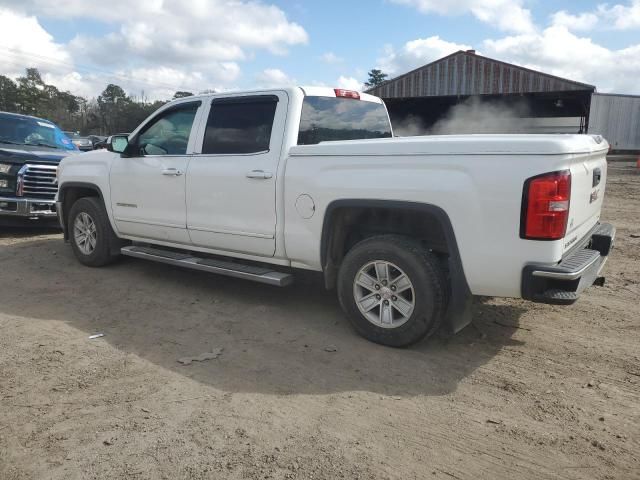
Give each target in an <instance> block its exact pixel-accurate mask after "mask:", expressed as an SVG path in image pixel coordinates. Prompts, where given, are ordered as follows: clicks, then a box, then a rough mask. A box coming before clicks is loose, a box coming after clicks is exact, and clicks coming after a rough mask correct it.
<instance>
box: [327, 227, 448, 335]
mask: <svg viewBox="0 0 640 480" xmlns="http://www.w3.org/2000/svg"><path fill="white" fill-rule="evenodd" d="M338 298H339V300H340V304H341V305H342V308H343V309H344V310H345V312H346V313H347V315H348V316H349V319H350V321H351V324H352V325H353V327H354V328H355V330H356V331H357V332H358V333H359V334H360V335H362V336H363V337H365V338H366V339H368V340H371V341H372V342H375V343H380V344H382V345H387V346H390V347H405V346H408V345H411V344H413V343H416V342H418V341H420V340H422V339H423V338H425V337H427V336H429V335H431V334H433V333H434V332H435V331H436V330H437V328H438V327H439V326H440V324H441V323H442V319H443V317H444V314H445V311H446V307H447V284H446V280H445V273H444V271H443V269H442V266H441V264H440V262H439V260H438V258H437V257H436V256H435V255H433V254H432V253H431V252H429V251H428V250H426V249H425V248H424V247H422V245H421V244H420V243H419V242H418V241H416V240H414V239H412V238H409V237H403V236H399V235H382V236H377V237H372V238H368V239H366V240H363V241H361V242H360V243H358V244H357V245H355V246H354V247H353V248H352V249H351V250H350V251H349V252H348V253H347V255H346V257H345V258H344V261H343V262H342V265H341V266H340V272H339V275H338Z"/></svg>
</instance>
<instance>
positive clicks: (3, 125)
mask: <svg viewBox="0 0 640 480" xmlns="http://www.w3.org/2000/svg"><path fill="white" fill-rule="evenodd" d="M75 153H78V149H77V148H76V146H75V145H74V144H73V143H72V141H71V140H70V139H69V138H68V137H67V136H66V135H65V134H64V133H63V132H62V130H60V129H59V128H58V127H57V126H56V125H55V124H53V123H52V122H50V121H48V120H44V119H42V118H36V117H30V116H26V115H18V114H15V113H7V112H0V220H2V223H7V222H10V223H14V222H17V221H19V220H29V221H31V220H47V219H48V220H54V221H55V219H56V211H55V201H54V197H55V194H56V192H57V190H58V187H57V182H56V170H57V166H58V163H59V162H60V160H61V159H62V158H64V157H66V156H68V155H72V154H75Z"/></svg>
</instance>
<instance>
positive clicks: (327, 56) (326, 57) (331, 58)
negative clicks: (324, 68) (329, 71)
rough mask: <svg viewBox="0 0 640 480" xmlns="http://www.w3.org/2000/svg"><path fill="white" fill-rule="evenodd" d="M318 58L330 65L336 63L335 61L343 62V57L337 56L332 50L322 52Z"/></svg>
mask: <svg viewBox="0 0 640 480" xmlns="http://www.w3.org/2000/svg"><path fill="white" fill-rule="evenodd" d="M320 59H321V60H322V61H323V62H324V63H328V64H330V65H333V64H336V63H342V62H344V58H342V57H339V56H338V55H336V54H335V53H333V52H326V53H323V54H322V56H321V57H320Z"/></svg>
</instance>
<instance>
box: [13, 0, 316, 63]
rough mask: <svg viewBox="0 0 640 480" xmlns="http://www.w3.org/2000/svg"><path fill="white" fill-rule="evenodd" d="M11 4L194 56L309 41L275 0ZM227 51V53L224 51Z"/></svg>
mask: <svg viewBox="0 0 640 480" xmlns="http://www.w3.org/2000/svg"><path fill="white" fill-rule="evenodd" d="M5 3H6V4H11V5H12V8H14V9H23V10H25V11H27V12H35V13H37V14H43V15H46V16H50V17H61V18H65V19H67V18H70V17H76V18H94V19H97V20H100V21H107V22H114V23H117V24H121V25H122V26H121V28H120V30H119V32H117V33H113V34H111V35H109V37H108V39H109V40H110V41H111V42H117V41H119V42H121V43H122V44H123V45H125V46H127V47H128V48H129V49H131V51H133V52H137V53H140V52H148V51H156V52H158V53H160V52H162V53H164V54H165V55H181V54H183V53H184V52H185V51H189V50H192V49H194V50H196V51H197V53H196V54H194V55H195V56H199V57H201V59H203V60H204V55H207V54H213V58H214V59H215V60H229V59H230V58H220V55H224V54H225V53H224V52H226V50H227V49H229V48H231V49H232V50H233V52H232V55H236V56H237V55H239V54H240V52H241V51H242V49H243V48H261V49H266V50H268V51H270V52H272V53H278V54H282V53H285V52H286V48H287V47H288V46H292V45H298V44H304V43H306V42H307V41H308V36H307V32H306V31H305V30H304V28H302V27H301V26H300V25H298V24H296V23H293V22H290V21H289V20H288V19H287V17H286V15H285V13H284V12H283V11H282V10H281V9H280V8H278V7H276V6H274V5H267V4H264V3H261V2H259V1H240V0H191V1H189V2H188V5H186V4H185V2H184V1H183V0H145V1H136V2H131V1H130V0H110V1H108V2H104V1H103V2H97V1H87V0H58V1H56V2H51V1H49V0H5ZM227 54H228V53H227Z"/></svg>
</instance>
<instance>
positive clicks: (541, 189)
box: [520, 170, 571, 240]
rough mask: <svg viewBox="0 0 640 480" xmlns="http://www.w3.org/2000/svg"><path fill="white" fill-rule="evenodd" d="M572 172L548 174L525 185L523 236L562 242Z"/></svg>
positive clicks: (565, 229)
mask: <svg viewBox="0 0 640 480" xmlns="http://www.w3.org/2000/svg"><path fill="white" fill-rule="evenodd" d="M570 197H571V172H570V171H569V170H564V171H562V172H553V173H545V174H544V175H539V176H537V177H533V178H530V179H528V180H527V181H526V182H524V194H523V197H522V218H521V221H520V237H521V238H526V239H529V240H559V239H561V238H563V237H564V236H565V234H566V232H567V220H568V218H569V200H570Z"/></svg>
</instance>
